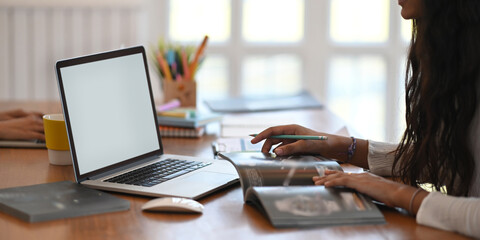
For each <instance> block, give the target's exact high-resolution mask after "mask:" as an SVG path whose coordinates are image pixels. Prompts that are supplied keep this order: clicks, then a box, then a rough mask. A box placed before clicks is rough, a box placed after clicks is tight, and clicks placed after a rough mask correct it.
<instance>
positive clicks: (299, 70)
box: [0, 0, 411, 141]
mask: <svg viewBox="0 0 480 240" xmlns="http://www.w3.org/2000/svg"><path fill="white" fill-rule="evenodd" d="M399 13H400V7H399V6H398V5H397V2H396V1H389V0H363V1H356V0H201V1H199V0H101V1H95V0H83V1H74V0H42V1H38V0H0V100H58V99H59V95H58V90H57V86H56V79H55V72H54V65H55V62H56V61H57V60H59V59H64V58H70V57H75V56H80V55H85V54H91V53H95V52H101V51H107V50H112V49H117V48H120V47H128V46H134V45H144V46H145V47H146V48H147V51H151V50H152V47H153V46H155V45H156V44H157V42H158V40H159V39H160V38H161V37H162V38H164V39H165V41H168V42H174V43H179V44H191V45H195V46H197V45H198V44H199V43H200V42H201V41H202V39H203V37H204V36H205V35H208V36H209V42H208V46H207V48H206V51H205V54H206V59H205V61H204V62H203V64H202V66H201V68H200V70H199V72H198V76H197V79H196V80H197V84H198V98H199V101H202V100H205V99H222V98H226V97H239V96H245V97H260V96H278V95H292V94H296V93H298V92H301V91H302V90H308V91H309V92H310V93H311V94H312V95H313V96H315V97H316V98H317V99H318V100H320V101H321V102H322V103H324V104H325V105H326V106H327V107H328V108H329V109H330V110H331V111H333V112H334V113H335V114H337V115H338V116H340V117H341V118H342V119H344V120H345V121H346V122H347V123H348V124H349V125H350V126H351V127H353V128H354V129H355V130H356V132H359V133H360V134H361V135H362V137H365V138H369V139H373V140H381V141H398V140H399V139H400V136H401V134H402V133H403V129H404V71H405V57H406V54H407V47H408V44H409V40H410V29H411V22H410V21H406V20H403V19H402V18H401V17H400V14H399ZM152 69H153V65H152V64H150V71H151V75H152V79H153V81H154V83H153V86H154V89H155V90H154V94H155V96H156V97H158V98H161V91H160V84H159V77H158V76H157V74H156V72H155V71H152Z"/></svg>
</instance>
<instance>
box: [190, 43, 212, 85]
mask: <svg viewBox="0 0 480 240" xmlns="http://www.w3.org/2000/svg"><path fill="white" fill-rule="evenodd" d="M207 40H208V36H207V35H206V36H205V38H204V39H203V41H202V44H200V46H199V47H198V48H197V52H196V53H195V57H194V59H193V62H192V63H191V64H190V74H191V76H193V75H194V74H195V70H197V65H198V59H199V58H200V56H201V55H202V53H203V50H204V49H205V46H206V45H207ZM192 80H193V79H192Z"/></svg>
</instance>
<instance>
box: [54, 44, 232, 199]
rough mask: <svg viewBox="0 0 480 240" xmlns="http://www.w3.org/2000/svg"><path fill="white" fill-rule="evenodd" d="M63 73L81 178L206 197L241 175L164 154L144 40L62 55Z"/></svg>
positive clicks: (221, 165)
mask: <svg viewBox="0 0 480 240" xmlns="http://www.w3.org/2000/svg"><path fill="white" fill-rule="evenodd" d="M56 73H57V81H58V87H59V92H60V97H61V100H62V108H63V114H64V117H65V125H66V128H67V134H68V139H69V144H70V152H71V155H72V160H73V169H74V173H75V178H76V181H77V182H78V183H80V184H82V185H85V186H88V187H92V188H96V189H101V190H108V191H118V192H124V193H130V194H139V195H146V196H154V197H160V196H176V197H186V198H192V199H198V198H201V197H203V196H205V195H208V194H210V193H212V192H214V191H216V190H218V189H221V188H223V187H225V186H228V185H230V184H233V183H235V182H237V181H238V175H237V173H236V171H235V169H234V167H233V166H232V165H231V164H230V163H228V162H226V161H221V160H214V159H213V158H212V159H206V158H199V157H193V156H183V155H171V154H164V150H165V149H164V148H163V146H162V141H161V136H160V132H159V128H158V122H157V121H158V120H157V113H156V110H155V104H154V101H153V94H152V86H151V82H150V76H149V74H148V73H149V72H148V66H147V60H146V55H145V49H144V48H143V47H142V46H139V47H132V48H126V49H121V50H116V51H110V52H104V53H99V54H94V55H89V56H83V57H78V58H73V59H66V60H61V61H58V62H57V63H56ZM179 169H180V170H179ZM160 171H161V172H160ZM146 176H148V178H146ZM142 178H146V179H142Z"/></svg>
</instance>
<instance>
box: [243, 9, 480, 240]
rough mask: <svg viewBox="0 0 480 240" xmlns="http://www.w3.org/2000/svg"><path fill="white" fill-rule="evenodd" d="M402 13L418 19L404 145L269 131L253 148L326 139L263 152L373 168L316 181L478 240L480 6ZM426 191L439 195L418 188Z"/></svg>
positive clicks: (299, 130) (297, 130) (292, 128)
mask: <svg viewBox="0 0 480 240" xmlns="http://www.w3.org/2000/svg"><path fill="white" fill-rule="evenodd" d="M399 5H401V7H402V12H401V15H402V17H403V18H405V19H413V31H412V41H411V46H410V52H409V56H408V67H407V76H406V106H407V109H406V122H407V128H406V130H405V133H404V135H403V138H402V140H401V142H400V144H398V145H392V144H387V143H380V142H374V141H367V140H362V139H355V138H353V137H352V138H346V137H341V136H335V135H329V134H324V133H319V132H315V131H313V130H311V129H307V128H304V127H301V126H298V125H288V126H278V127H272V128H269V129H267V130H265V131H263V132H261V133H260V134H259V135H258V136H257V137H255V138H254V139H252V143H258V142H259V141H261V140H263V139H267V138H268V137H269V136H271V135H279V134H297V135H327V136H328V140H327V141H305V140H300V141H286V140H283V141H281V140H278V139H267V140H266V141H265V144H264V145H263V147H262V151H264V152H267V151H269V150H270V148H271V147H272V146H273V145H275V144H278V143H281V144H280V145H279V146H278V147H277V148H275V149H274V152H275V153H276V154H277V155H289V154H299V153H309V154H320V155H323V156H326V157H331V158H336V159H339V160H341V161H344V162H349V163H351V164H355V165H357V166H360V167H363V168H367V169H369V170H370V173H361V174H346V173H342V172H335V171H326V173H325V174H326V175H325V176H319V177H314V178H313V181H314V182H315V184H316V185H325V186H326V187H333V186H346V187H350V188H353V189H356V190H357V191H359V192H362V193H365V194H367V195H369V196H371V197H373V198H374V199H377V200H379V201H381V202H384V203H385V204H387V205H389V206H395V207H402V208H404V209H406V210H408V211H409V212H410V213H411V214H412V215H416V220H417V222H418V223H420V224H424V225H428V226H432V227H436V228H440V229H444V230H449V231H456V232H460V233H462V234H465V235H469V236H474V237H477V238H480V227H479V226H480V198H479V197H480V104H479V101H480V98H479V96H480V80H479V79H480V1H478V0H399ZM377 175H382V176H393V178H394V179H398V180H401V181H402V182H403V183H404V184H401V183H399V182H398V181H390V180H387V179H385V178H382V177H379V176H377ZM422 183H431V184H433V186H434V187H435V189H436V190H437V191H436V192H431V193H429V192H427V191H425V190H423V189H422V188H419V184H422ZM439 191H443V192H445V191H446V193H447V194H448V195H445V194H442V193H440V192H439Z"/></svg>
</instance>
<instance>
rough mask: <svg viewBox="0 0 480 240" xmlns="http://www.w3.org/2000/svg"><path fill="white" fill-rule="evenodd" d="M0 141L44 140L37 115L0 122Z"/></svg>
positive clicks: (41, 123) (41, 122)
mask: <svg viewBox="0 0 480 240" xmlns="http://www.w3.org/2000/svg"><path fill="white" fill-rule="evenodd" d="M0 139H9V140H30V139H40V140H45V135H44V134H43V121H42V119H41V117H39V116H38V115H37V114H27V116H24V117H17V118H12V119H9V120H3V121H0Z"/></svg>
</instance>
